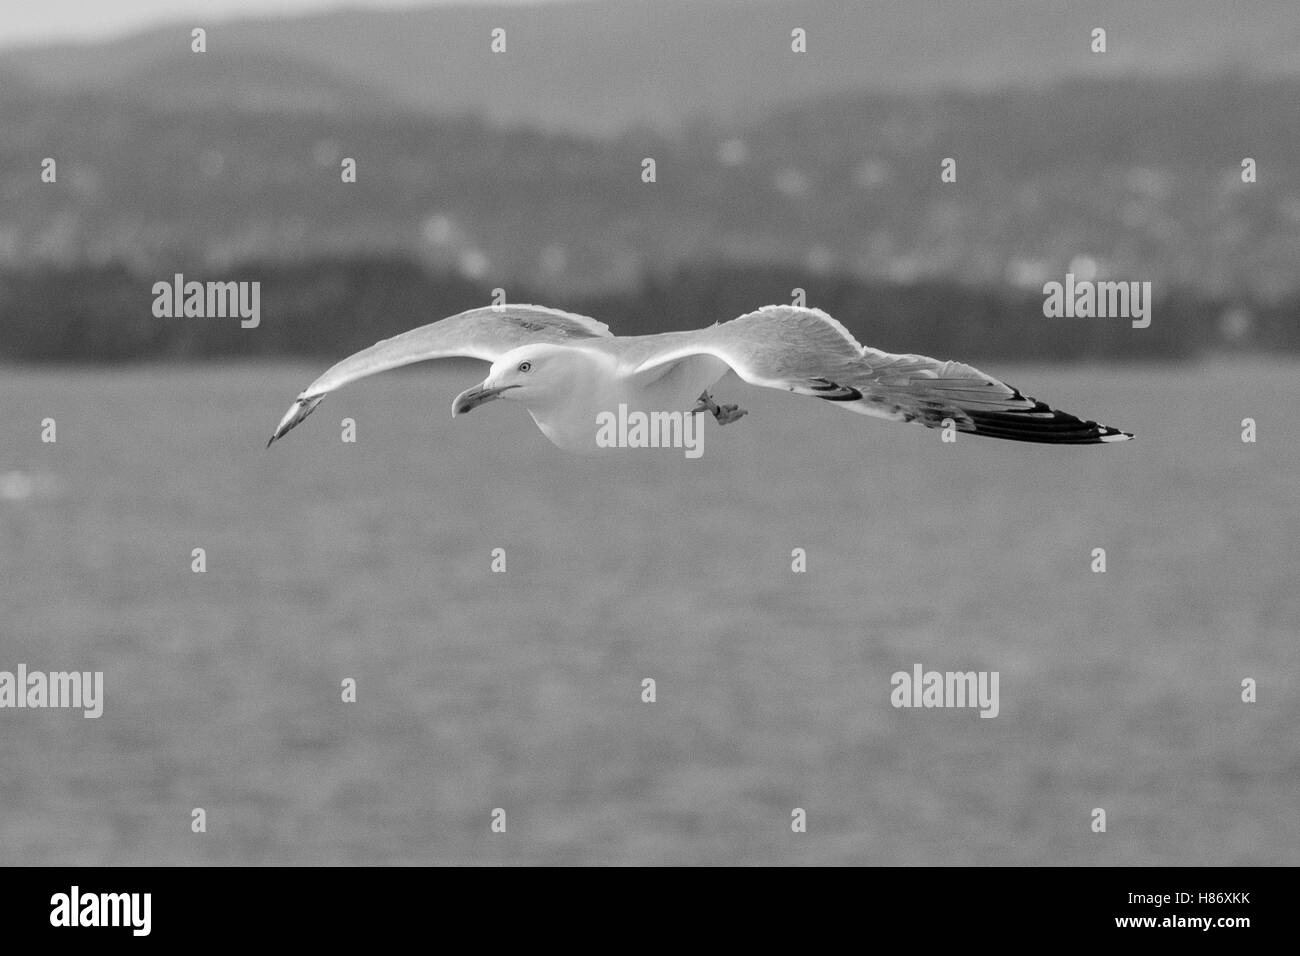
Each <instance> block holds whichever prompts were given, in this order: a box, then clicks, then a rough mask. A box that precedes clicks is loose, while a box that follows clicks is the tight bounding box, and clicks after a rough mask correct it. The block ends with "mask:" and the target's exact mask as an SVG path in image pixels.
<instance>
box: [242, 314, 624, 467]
mask: <svg viewBox="0 0 1300 956" xmlns="http://www.w3.org/2000/svg"><path fill="white" fill-rule="evenodd" d="M611 334H612V333H611V332H610V331H609V326H607V325H606V324H605V323H604V322H597V321H596V320H595V319H590V318H588V317H587V316H585V315H574V314H573V313H572V312H561V311H560V310H559V309H547V308H545V307H543V306H540V305H500V306H496V305H489V306H485V307H484V308H481V309H470V310H469V311H468V312H461V313H460V314H459V315H453V316H451V318H447V319H442V320H441V321H438V322H431V323H430V324H428V325H422V326H420V327H419V328H418V329H411V331H409V332H403V333H402V334H401V335H394V336H393V337H392V338H391V339H384V340H383V341H382V342H376V343H375V344H374V345H372V346H370V348H368V349H363V350H361V351H360V352H357V353H356V354H355V355H349V356H348V357H347V358H345V359H344V360H343V361H341V362H339V363H338V364H336V365H334V366H332V367H330V368H329V369H327V370H326V371H325V374H323V375H322V376H321V377H320V378H318V379H316V381H314V382H312V383H311V384H310V385H308V386H307V387H306V388H305V389H304V390H303V391H302V393H301V394H300V395H299V396H298V398H297V399H296V400H295V401H294V403H293V406H292V407H291V408H290V409H289V410H288V411H287V412H285V415H284V418H282V419H281V420H280V424H279V425H277V426H276V429H275V433H274V434H273V435H272V436H271V441H268V442H267V443H266V444H267V447H268V448H269V447H270V445H271V442H273V441H275V440H276V439H277V438H279V437H281V436H282V435H284V433H285V432H287V431H288V430H289V429H291V428H293V427H294V426H295V425H297V424H298V423H299V422H300V421H302V420H303V419H304V418H306V417H307V416H308V415H310V414H311V413H312V412H313V411H314V410H315V408H316V406H317V405H319V404H320V402H321V399H323V398H324V397H325V395H326V393H328V392H332V391H334V390H336V389H339V388H342V387H343V386H344V385H347V384H348V383H349V382H355V381H356V380H357V379H359V378H365V377H366V376H367V375H374V374H376V373H378V372H386V371H388V370H389V369H392V368H399V367H401V366H403V365H411V364H413V363H415V362H426V361H428V360H429V359H438V358H458V357H459V358H476V359H482V360H483V361H485V362H495V361H496V360H497V359H498V358H499V357H500V356H502V355H504V354H506V353H507V352H509V351H510V350H511V349H515V348H518V347H519V346H521V345H528V344H529V343H531V342H556V343H565V342H572V341H574V340H575V339H590V338H609V337H610V336H611Z"/></svg>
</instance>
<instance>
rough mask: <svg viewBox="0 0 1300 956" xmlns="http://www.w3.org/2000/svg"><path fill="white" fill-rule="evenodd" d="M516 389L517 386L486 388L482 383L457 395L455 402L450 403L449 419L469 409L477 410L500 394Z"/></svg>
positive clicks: (485, 384) (484, 383)
mask: <svg viewBox="0 0 1300 956" xmlns="http://www.w3.org/2000/svg"><path fill="white" fill-rule="evenodd" d="M518 387H519V386H518V385H503V386H501V387H500V388H488V387H487V383H486V382H483V383H481V384H479V385H475V386H474V387H473V388H467V389H465V391H463V392H461V393H460V394H459V395H457V396H456V400H455V401H453V402H452V403H451V417H452V418H455V417H456V416H457V415H460V414H463V413H464V412H468V411H469V410H470V409H473V408H478V407H479V406H480V405H482V404H483V403H484V402H490V401H492V399H494V398H498V397H500V395H501V393H502V392H507V391H509V390H510V389H512V388H518Z"/></svg>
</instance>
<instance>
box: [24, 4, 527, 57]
mask: <svg viewBox="0 0 1300 956" xmlns="http://www.w3.org/2000/svg"><path fill="white" fill-rule="evenodd" d="M540 2H548V0H26V2H23V0H5V2H4V7H5V10H4V13H3V14H0V46H18V45H22V46H28V45H31V44H35V43H47V42H48V43H59V42H64V41H69V40H72V41H75V40H98V39H102V38H104V37H109V36H117V35H120V34H123V33H134V32H135V31H137V30H140V29H143V28H145V27H150V26H154V25H156V24H160V23H174V22H176V21H177V20H193V21H194V22H195V24H196V25H202V22H203V21H206V22H210V23H212V22H217V21H220V20H223V19H231V18H237V17H246V16H259V17H266V16H292V15H294V14H300V13H311V12H315V11H318V10H330V9H337V8H339V7H423V6H432V5H433V4H435V3H443V4H447V3H460V4H478V3H540Z"/></svg>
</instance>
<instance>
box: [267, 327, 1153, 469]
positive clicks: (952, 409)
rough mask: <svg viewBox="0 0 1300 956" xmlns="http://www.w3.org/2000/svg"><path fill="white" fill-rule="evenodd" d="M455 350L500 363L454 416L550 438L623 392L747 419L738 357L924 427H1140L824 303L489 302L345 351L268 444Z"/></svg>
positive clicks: (629, 400) (766, 373) (772, 376)
mask: <svg viewBox="0 0 1300 956" xmlns="http://www.w3.org/2000/svg"><path fill="white" fill-rule="evenodd" d="M453 357H467V358H474V359H479V360H481V361H484V362H488V363H490V364H491V368H490V369H489V371H488V375H487V378H485V379H484V380H483V381H482V382H481V383H479V384H478V385H475V386H474V387H473V388H469V389H466V390H465V391H463V392H461V393H460V394H459V395H457V396H456V398H455V400H454V401H453V402H452V406H451V413H452V417H453V418H454V417H456V416H458V415H463V414H465V413H466V412H469V411H471V410H472V409H475V408H478V407H479V406H480V405H483V404H485V403H487V402H491V401H494V400H496V399H501V400H503V401H514V402H518V403H520V404H521V405H523V406H524V408H525V409H527V410H528V413H529V414H530V415H532V418H533V421H534V422H536V423H537V427H538V428H540V429H541V431H542V433H543V434H545V435H546V437H547V438H549V439H550V440H551V441H552V442H553V443H555V444H556V445H558V446H559V447H560V448H563V449H565V450H567V451H572V452H579V453H592V452H595V451H597V450H598V447H599V446H598V443H597V440H596V435H597V428H596V423H597V421H598V416H600V415H602V414H608V413H610V412H612V411H613V410H615V409H618V408H619V406H620V405H626V406H627V407H628V408H631V409H636V410H639V411H642V412H645V413H651V412H673V411H677V412H687V411H689V412H692V413H699V412H705V411H707V412H709V413H710V414H712V415H713V417H714V418H715V419H716V420H717V421H718V423H719V424H722V425H728V424H731V423H733V422H735V421H737V420H738V419H739V418H741V417H742V416H743V415H745V414H746V412H745V410H744V409H742V408H740V407H739V406H737V405H732V404H720V403H718V402H716V401H715V400H714V398H713V396H712V395H711V394H710V389H711V388H712V387H713V386H714V385H715V384H716V383H717V382H718V380H719V379H721V378H722V377H723V376H724V375H726V374H727V372H729V371H730V372H735V373H736V375H737V376H738V377H739V378H740V379H741V380H742V381H744V382H747V383H748V384H750V385H758V386H761V387H763V388H774V389H780V390H781V391H786V392H793V393H794V394H796V395H807V396H810V397H812V398H819V399H821V400H823V401H827V402H834V403H835V404H836V405H838V406H839V407H841V408H846V409H848V410H849V411H853V412H857V413H859V414H861V415H869V416H871V417H874V418H883V419H886V420H888V421H894V422H917V423H919V424H921V425H925V426H926V427H927V428H948V429H954V430H955V431H959V432H966V433H969V434H972V435H986V436H989V437H992V438H1003V439H1008V440H1010V441H1022V442H1042V443H1047V444H1053V445H1090V444H1097V443H1101V442H1114V441H1127V440H1129V439H1131V438H1132V437H1133V435H1132V434H1130V433H1129V432H1124V431H1120V430H1119V429H1117V428H1111V427H1109V426H1107V425H1099V424H1097V423H1096V422H1094V421H1084V420H1082V419H1079V418H1076V417H1075V416H1074V415H1070V414H1067V413H1065V412H1061V411H1056V410H1055V409H1052V408H1049V407H1048V406H1047V405H1045V404H1044V403H1042V402H1040V401H1036V400H1035V399H1032V398H1026V397H1025V396H1024V395H1022V394H1021V393H1020V391H1019V389H1016V388H1013V387H1012V386H1010V385H1007V384H1005V383H1003V382H1001V381H999V380H998V379H995V378H993V377H991V376H989V375H986V374H985V373H983V372H981V371H980V370H979V369H976V368H972V367H971V366H969V365H964V364H962V363H960V362H945V361H940V360H938V359H932V358H927V357H925V356H924V355H893V354H890V353H889V352H881V351H879V350H877V349H873V348H868V347H865V346H863V345H861V344H859V343H858V341H857V339H855V338H854V337H853V336H852V334H850V333H849V331H848V329H846V328H845V327H844V326H843V325H841V324H840V323H839V322H838V321H836V320H835V319H833V318H831V317H830V316H829V315H827V314H826V313H825V312H822V311H821V310H819V309H808V308H802V307H799V306H789V305H768V306H764V307H763V308H761V309H758V310H757V311H754V312H750V313H748V314H746V315H742V316H740V317H739V318H736V319H732V320H730V321H728V322H721V323H715V324H714V325H712V326H710V327H708V328H705V329H698V330H695V331H684V332H663V333H659V334H657V335H626V336H616V335H614V334H612V333H611V332H610V331H609V326H607V325H606V324H605V323H603V322H598V321H596V320H595V319H592V318H588V317H587V316H584V315H575V314H573V313H571V312H563V311H560V310H558V309H549V308H545V307H543V306H536V305H490V306H485V307H483V308H479V309H470V310H469V311H467V312H461V313H460V314H458V315H453V316H451V317H450V318H446V319H442V320H441V321H438V322H432V323H430V324H429V325H424V326H421V327H419V328H416V329H411V330H410V331H409V332H403V333H402V334H401V335H396V336H393V337H392V338H389V339H384V340H383V341H381V342H378V343H376V344H375V345H372V346H371V347H370V348H368V349H363V350H362V351H360V352H357V353H356V354H354V355H351V356H349V357H348V358H345V359H343V361H341V362H339V363H338V364H336V365H334V366H333V367H332V368H330V369H328V370H326V372H325V373H324V374H323V375H321V376H320V378H318V379H316V381H314V382H312V383H311V384H310V385H309V386H307V388H306V389H305V390H304V391H303V392H302V393H301V394H300V395H299V396H298V398H297V399H296V400H295V401H294V403H293V405H292V406H291V407H290V408H289V410H288V411H287V412H286V413H285V415H284V417H283V418H282V419H281V420H280V424H279V425H277V426H276V429H275V433H274V434H272V435H271V439H270V441H268V442H267V443H266V444H267V447H268V448H269V447H270V446H271V443H272V442H274V441H275V440H276V439H278V438H282V437H283V436H284V435H285V433H286V432H288V431H289V430H290V429H291V428H293V427H294V426H296V425H298V424H299V423H300V422H301V421H302V420H303V419H305V418H306V417H307V416H308V415H310V414H311V413H312V412H313V411H314V410H315V409H316V406H318V405H319V404H320V403H321V400H322V399H324V398H325V396H326V394H327V393H329V392H332V391H335V390H336V389H339V388H341V387H343V386H344V385H347V384H349V383H351V382H355V381H357V380H358V379H361V378H365V377H366V376H368V375H374V374H376V373H378V372H385V371H387V370H389V369H393V368H399V367H401V366H403V365H410V364H412V363H415V362H424V361H427V360H429V359H438V358H453ZM692 405H693V407H690V406H692Z"/></svg>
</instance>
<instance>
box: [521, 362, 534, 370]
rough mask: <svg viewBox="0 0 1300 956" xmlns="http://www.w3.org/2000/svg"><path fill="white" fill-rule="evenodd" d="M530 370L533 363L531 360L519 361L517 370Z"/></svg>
mask: <svg viewBox="0 0 1300 956" xmlns="http://www.w3.org/2000/svg"><path fill="white" fill-rule="evenodd" d="M532 370H533V363H532V362H520V363H519V371H521V372H531V371H532Z"/></svg>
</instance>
